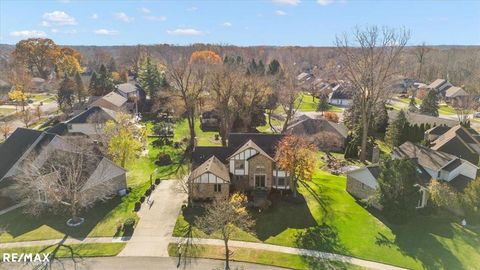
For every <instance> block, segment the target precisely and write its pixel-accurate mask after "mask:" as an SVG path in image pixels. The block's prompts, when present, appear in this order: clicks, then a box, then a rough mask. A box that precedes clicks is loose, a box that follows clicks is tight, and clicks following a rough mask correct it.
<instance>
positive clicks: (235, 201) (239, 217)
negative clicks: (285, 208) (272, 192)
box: [195, 193, 254, 270]
mask: <svg viewBox="0 0 480 270" xmlns="http://www.w3.org/2000/svg"><path fill="white" fill-rule="evenodd" d="M246 202H247V198H246V196H245V195H243V194H240V193H235V194H233V195H232V197H231V198H230V200H217V201H214V202H213V203H212V204H209V205H208V206H207V207H206V212H205V215H203V216H200V217H198V218H197V219H196V220H195V225H197V226H198V228H200V229H201V230H203V231H205V232H207V233H209V234H211V233H213V232H220V235H221V237H222V240H223V242H224V246H225V270H229V269H230V255H231V254H230V249H229V247H228V241H229V240H230V238H231V237H232V235H233V234H234V232H235V231H236V228H240V229H243V230H249V229H250V228H251V227H252V226H253V224H254V221H253V219H252V217H251V216H250V214H249V213H248V211H247V210H246V208H245V206H246Z"/></svg>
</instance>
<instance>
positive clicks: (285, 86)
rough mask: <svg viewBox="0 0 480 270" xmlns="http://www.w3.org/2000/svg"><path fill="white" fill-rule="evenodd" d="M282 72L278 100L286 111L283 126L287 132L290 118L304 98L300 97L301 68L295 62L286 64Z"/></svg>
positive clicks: (283, 129)
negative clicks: (299, 78)
mask: <svg viewBox="0 0 480 270" xmlns="http://www.w3.org/2000/svg"><path fill="white" fill-rule="evenodd" d="M281 73H282V74H281V77H282V79H281V80H282V83H281V85H280V86H279V88H278V91H279V93H278V101H279V103H280V105H281V106H282V108H283V111H284V112H285V121H284V122H283V127H282V132H285V131H286V130H287V127H288V124H289V123H290V120H292V118H293V117H294V116H295V113H296V112H297V111H298V108H299V107H300V105H301V104H302V99H301V98H300V97H301V95H300V93H301V91H302V89H301V87H300V85H299V82H298V80H297V75H298V74H299V73H300V70H299V69H298V66H297V65H296V64H295V63H289V64H286V65H284V66H283V69H282V72H281Z"/></svg>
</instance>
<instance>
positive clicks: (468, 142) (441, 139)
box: [425, 125, 480, 165]
mask: <svg viewBox="0 0 480 270" xmlns="http://www.w3.org/2000/svg"><path fill="white" fill-rule="evenodd" d="M442 131H443V132H442ZM425 134H426V137H427V138H429V139H434V140H430V142H431V145H430V148H432V149H433V150H438V151H442V152H445V153H449V154H452V155H454V156H457V157H459V158H463V159H466V160H468V161H470V162H471V163H473V164H475V165H478V164H479V161H480V160H479V159H480V142H479V141H478V140H477V139H476V138H475V137H474V134H472V133H471V132H470V131H469V130H467V129H466V128H465V127H462V126H461V125H457V126H454V127H452V128H449V129H447V130H445V127H442V128H433V129H430V130H427V131H426V132H425ZM430 134H435V135H430Z"/></svg>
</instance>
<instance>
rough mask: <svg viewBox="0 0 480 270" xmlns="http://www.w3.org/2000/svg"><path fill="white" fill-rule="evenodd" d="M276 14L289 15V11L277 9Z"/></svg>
mask: <svg viewBox="0 0 480 270" xmlns="http://www.w3.org/2000/svg"><path fill="white" fill-rule="evenodd" d="M275 14H277V16H285V15H287V13H286V12H285V11H283V10H275Z"/></svg>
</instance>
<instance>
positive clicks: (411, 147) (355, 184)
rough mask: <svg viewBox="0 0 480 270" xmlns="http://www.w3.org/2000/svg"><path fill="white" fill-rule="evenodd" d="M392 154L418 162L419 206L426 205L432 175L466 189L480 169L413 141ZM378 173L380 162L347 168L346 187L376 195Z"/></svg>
mask: <svg viewBox="0 0 480 270" xmlns="http://www.w3.org/2000/svg"><path fill="white" fill-rule="evenodd" d="M392 158H404V159H409V160H412V161H414V162H415V167H416V169H417V172H418V176H419V178H418V182H417V184H416V186H418V188H419V192H420V195H421V196H419V201H418V204H417V208H423V207H425V206H426V205H427V201H428V189H427V187H428V184H429V183H430V181H431V180H432V179H435V180H438V181H441V182H444V183H447V184H448V185H450V186H451V187H452V188H454V189H455V190H458V191H463V190H464V189H465V187H466V186H467V185H468V183H470V182H471V181H473V180H474V179H475V178H476V176H477V171H478V167H477V166H476V165H475V164H472V163H471V162H469V161H468V160H465V159H462V158H459V157H457V156H454V155H452V154H449V153H445V152H441V151H438V150H434V149H431V148H428V147H425V146H422V145H418V144H414V143H411V142H405V143H404V144H402V145H400V146H398V147H395V148H394V150H393V153H392ZM378 175H379V167H378V165H373V166H366V167H363V168H360V169H358V170H353V171H350V172H348V173H347V191H348V192H350V193H351V194H352V195H353V196H355V197H357V198H359V199H370V198H373V197H374V195H375V193H376V189H377V188H378V181H377V178H378ZM373 206H374V207H376V208H381V205H379V204H378V203H376V204H375V201H374V204H373Z"/></svg>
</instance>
